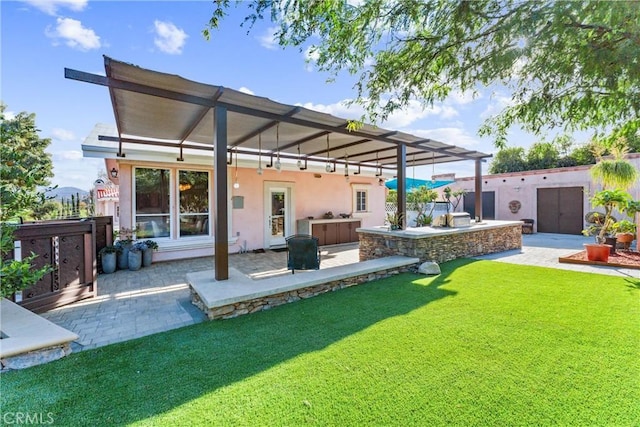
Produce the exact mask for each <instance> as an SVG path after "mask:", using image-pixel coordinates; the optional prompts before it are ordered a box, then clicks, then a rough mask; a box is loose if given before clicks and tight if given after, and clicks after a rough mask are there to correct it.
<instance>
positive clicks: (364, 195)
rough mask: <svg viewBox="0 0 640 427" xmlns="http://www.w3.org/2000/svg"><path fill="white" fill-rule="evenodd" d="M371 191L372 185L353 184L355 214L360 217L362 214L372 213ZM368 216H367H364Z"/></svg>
mask: <svg viewBox="0 0 640 427" xmlns="http://www.w3.org/2000/svg"><path fill="white" fill-rule="evenodd" d="M370 189H371V186H370V185H367V184H352V185H351V191H352V194H353V202H352V206H353V213H354V214H355V215H356V216H358V214H361V215H359V216H363V215H362V214H368V213H370V206H369V204H370V200H369V190H370ZM364 216H366V215H364Z"/></svg>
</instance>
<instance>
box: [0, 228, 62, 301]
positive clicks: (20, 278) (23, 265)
mask: <svg viewBox="0 0 640 427" xmlns="http://www.w3.org/2000/svg"><path fill="white" fill-rule="evenodd" d="M14 231H15V226H11V225H9V224H7V223H4V224H1V225H0V298H8V297H10V296H11V295H13V294H14V293H15V292H17V291H21V290H23V289H26V288H28V287H29V286H32V285H34V284H35V283H37V282H38V280H40V279H42V278H43V277H44V276H45V275H46V274H47V273H49V272H51V270H52V268H51V266H50V265H48V264H47V265H45V266H42V267H40V268H34V267H33V261H34V260H35V259H36V257H37V255H36V254H34V253H31V255H29V256H27V257H24V258H22V260H21V261H15V260H11V259H9V256H10V254H11V252H12V250H13V244H14V238H13V233H14Z"/></svg>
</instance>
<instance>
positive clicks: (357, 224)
mask: <svg viewBox="0 0 640 427" xmlns="http://www.w3.org/2000/svg"><path fill="white" fill-rule="evenodd" d="M349 226H350V229H349V232H350V234H349V239H350V240H349V241H350V242H357V241H358V240H359V238H358V233H356V230H357V229H358V228H360V221H353V222H350V223H349Z"/></svg>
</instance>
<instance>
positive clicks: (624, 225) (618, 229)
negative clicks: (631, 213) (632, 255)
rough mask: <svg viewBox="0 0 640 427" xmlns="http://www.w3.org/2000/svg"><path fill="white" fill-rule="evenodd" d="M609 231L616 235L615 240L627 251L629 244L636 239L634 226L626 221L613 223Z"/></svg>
mask: <svg viewBox="0 0 640 427" xmlns="http://www.w3.org/2000/svg"><path fill="white" fill-rule="evenodd" d="M611 231H613V232H614V233H616V239H617V241H618V243H621V244H622V247H623V248H624V249H629V247H630V246H631V242H633V241H634V240H635V239H636V225H635V224H634V223H633V222H631V221H628V220H626V219H623V220H622V221H618V222H615V223H614V224H613V225H612V226H611Z"/></svg>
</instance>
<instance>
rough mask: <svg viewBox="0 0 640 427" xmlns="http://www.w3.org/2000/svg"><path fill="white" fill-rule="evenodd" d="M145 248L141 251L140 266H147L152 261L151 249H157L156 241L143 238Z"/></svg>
mask: <svg viewBox="0 0 640 427" xmlns="http://www.w3.org/2000/svg"><path fill="white" fill-rule="evenodd" d="M143 243H144V245H145V249H143V251H142V266H143V267H149V266H150V265H151V263H152V262H153V251H157V250H158V243H157V242H156V241H155V240H145V241H144V242H143Z"/></svg>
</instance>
